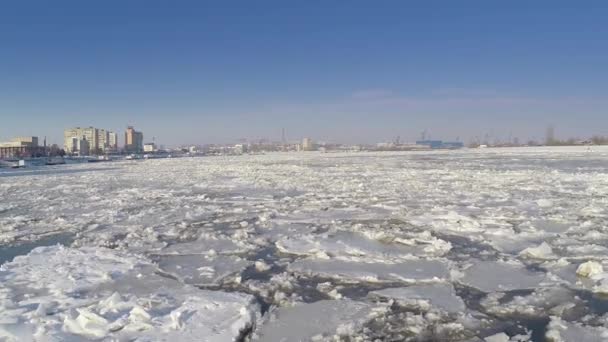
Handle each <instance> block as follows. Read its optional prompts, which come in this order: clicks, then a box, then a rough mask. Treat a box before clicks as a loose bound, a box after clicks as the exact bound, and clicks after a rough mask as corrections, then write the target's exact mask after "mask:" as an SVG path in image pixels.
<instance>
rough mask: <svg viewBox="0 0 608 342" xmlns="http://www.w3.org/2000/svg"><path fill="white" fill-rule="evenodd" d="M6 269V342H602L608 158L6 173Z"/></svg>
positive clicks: (453, 157) (369, 156) (336, 161)
mask: <svg viewBox="0 0 608 342" xmlns="http://www.w3.org/2000/svg"><path fill="white" fill-rule="evenodd" d="M57 243H63V244H65V245H66V246H65V247H59V246H55V245H56V244H57ZM37 246H39V247H38V248H35V247H37ZM45 246H46V247H45ZM15 255H19V256H17V257H15ZM0 262H3V265H2V266H1V269H0V341H5V340H6V341H28V340H31V341H41V340H44V341H79V340H87V339H97V340H121V341H124V340H138V341H157V340H170V339H171V340H175V341H177V340H180V341H182V340H183V341H189V340H201V338H204V340H205V341H232V340H247V339H255V340H260V341H275V340H276V341H280V340H285V338H286V339H287V340H331V339H334V338H344V339H351V340H356V339H362V340H366V339H367V340H375V339H377V340H405V341H432V340H433V339H435V340H442V341H484V340H485V341H526V340H530V341H543V340H545V341H603V340H607V337H606V329H607V328H606V327H608V324H607V323H606V315H607V313H608V309H607V308H608V301H607V300H606V299H605V297H604V296H605V295H606V294H607V293H608V272H607V271H606V270H607V269H608V149H606V148H603V147H594V148H593V149H592V150H591V151H590V150H587V149H586V148H580V147H578V148H577V147H574V148H566V147H563V148H561V147H560V148H504V149H491V148H489V149H483V150H459V151H431V152H395V153H393V152H383V153H367V152H361V153H312V152H311V153H308V152H303V153H269V154H266V155H244V156H231V157H205V158H173V159H151V160H140V161H115V162H112V163H103V164H98V163H96V164H95V165H93V164H73V165H62V166H54V167H47V168H41V169H26V170H5V169H2V170H0Z"/></svg>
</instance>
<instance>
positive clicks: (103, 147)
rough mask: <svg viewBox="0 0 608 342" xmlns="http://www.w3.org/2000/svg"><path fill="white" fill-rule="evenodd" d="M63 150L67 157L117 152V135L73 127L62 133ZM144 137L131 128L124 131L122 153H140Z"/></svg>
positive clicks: (101, 130)
mask: <svg viewBox="0 0 608 342" xmlns="http://www.w3.org/2000/svg"><path fill="white" fill-rule="evenodd" d="M63 139H64V140H63V148H64V150H65V152H66V154H68V155H79V156H88V155H98V154H108V153H117V152H118V134H116V133H115V132H111V131H109V130H106V129H103V128H95V127H73V128H68V129H66V130H64V131H63ZM143 142H144V135H143V133H142V132H138V131H136V130H135V129H134V128H133V126H129V127H127V130H126V131H125V145H124V151H125V152H127V153H141V152H143V150H144V143H143Z"/></svg>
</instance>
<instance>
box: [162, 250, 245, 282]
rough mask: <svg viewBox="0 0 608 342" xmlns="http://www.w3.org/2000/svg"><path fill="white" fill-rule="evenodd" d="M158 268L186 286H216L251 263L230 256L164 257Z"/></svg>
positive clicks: (195, 255)
mask: <svg viewBox="0 0 608 342" xmlns="http://www.w3.org/2000/svg"><path fill="white" fill-rule="evenodd" d="M158 258H159V260H158V267H159V268H160V269H161V270H162V271H163V272H166V273H168V274H171V275H173V276H175V277H176V278H178V279H179V280H180V281H182V282H184V283H186V284H192V285H218V284H219V283H220V282H221V281H222V279H224V278H226V277H228V276H230V275H235V274H238V273H240V272H242V271H243V270H245V268H247V267H248V266H249V265H251V264H252V263H251V262H250V261H247V260H245V259H243V258H240V257H237V256H232V255H218V256H207V255H197V254H193V255H164V256H159V257H158Z"/></svg>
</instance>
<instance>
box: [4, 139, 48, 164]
mask: <svg viewBox="0 0 608 342" xmlns="http://www.w3.org/2000/svg"><path fill="white" fill-rule="evenodd" d="M45 153H46V139H45V142H44V146H40V145H38V137H17V138H13V139H11V140H10V141H7V142H0V159H11V158H33V157H42V156H44V155H45Z"/></svg>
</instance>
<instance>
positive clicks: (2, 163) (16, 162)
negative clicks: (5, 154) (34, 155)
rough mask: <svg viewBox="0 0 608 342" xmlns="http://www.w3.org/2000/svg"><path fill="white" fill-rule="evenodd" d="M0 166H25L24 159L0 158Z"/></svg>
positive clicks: (16, 167)
mask: <svg viewBox="0 0 608 342" xmlns="http://www.w3.org/2000/svg"><path fill="white" fill-rule="evenodd" d="M0 167H10V168H12V169H18V168H21V167H25V160H23V159H20V160H0Z"/></svg>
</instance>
